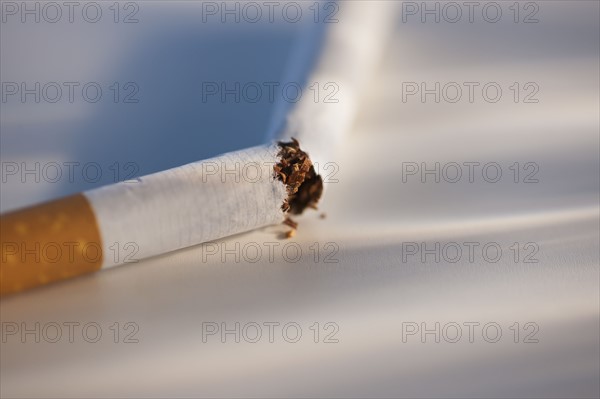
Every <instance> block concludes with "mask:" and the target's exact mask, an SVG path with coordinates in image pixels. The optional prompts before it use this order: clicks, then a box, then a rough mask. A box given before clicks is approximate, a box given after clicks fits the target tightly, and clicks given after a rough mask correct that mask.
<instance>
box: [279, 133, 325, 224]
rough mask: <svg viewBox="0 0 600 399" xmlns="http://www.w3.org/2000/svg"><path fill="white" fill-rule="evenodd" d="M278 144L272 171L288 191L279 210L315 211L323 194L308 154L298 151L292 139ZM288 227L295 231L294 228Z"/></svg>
mask: <svg viewBox="0 0 600 399" xmlns="http://www.w3.org/2000/svg"><path fill="white" fill-rule="evenodd" d="M278 144H279V147H281V150H280V151H279V154H278V156H279V157H280V162H279V163H278V164H276V165H275V166H274V167H273V169H274V170H275V175H276V176H277V178H278V179H279V180H280V181H282V182H283V183H284V184H285V185H286V186H287V191H288V198H287V199H286V200H285V201H284V203H283V205H282V206H281V209H283V211H284V212H291V213H292V214H301V213H302V212H304V210H305V209H306V208H309V207H310V208H313V209H317V203H318V202H319V199H320V198H321V194H323V180H322V179H321V176H320V175H318V174H317V173H316V172H315V168H314V166H313V163H312V162H311V160H310V158H309V157H308V154H307V153H305V152H304V151H302V150H301V149H300V143H298V140H296V139H294V138H292V141H291V142H289V143H286V142H279V143H278ZM290 220H291V219H290ZM293 223H294V224H295V222H293ZM286 224H288V223H286ZM288 225H289V224H288ZM290 227H292V228H294V229H295V227H294V226H291V225H290Z"/></svg>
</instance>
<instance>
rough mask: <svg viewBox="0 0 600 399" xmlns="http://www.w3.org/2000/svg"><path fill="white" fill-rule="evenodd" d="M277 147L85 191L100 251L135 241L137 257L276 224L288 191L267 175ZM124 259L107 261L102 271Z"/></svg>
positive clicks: (109, 259) (271, 166)
mask: <svg viewBox="0 0 600 399" xmlns="http://www.w3.org/2000/svg"><path fill="white" fill-rule="evenodd" d="M279 150H280V148H279V147H278V146H276V145H265V146H260V147H255V148H250V149H246V150H242V151H237V152H231V153H228V154H225V155H222V156H220V157H216V158H212V159H208V160H204V161H200V162H194V163H191V164H187V165H184V166H181V167H178V168H174V169H170V170H167V171H164V172H159V173H155V174H152V175H149V176H144V177H142V178H140V179H138V180H136V181H132V182H121V183H118V184H113V185H109V186H105V187H101V188H99V189H95V190H91V191H88V192H85V193H84V195H85V196H86V197H87V199H88V200H89V202H90V204H91V206H92V208H93V210H94V213H95V214H96V218H97V223H98V228H99V230H100V236H101V237H102V252H103V253H104V254H111V253H112V252H114V251H111V250H110V247H111V246H113V245H114V244H115V243H118V244H119V245H120V246H123V245H125V244H127V243H134V244H135V245H136V247H137V248H138V249H139V252H138V253H137V254H136V258H138V259H143V258H148V257H150V256H154V255H159V254H164V253H167V252H171V251H174V250H177V249H181V248H185V247H189V246H192V245H196V244H199V243H203V242H208V241H212V240H216V239H218V238H222V237H227V236H229V235H233V234H237V233H243V232H246V231H249V230H253V229H257V228H260V227H264V226H268V225H272V224H277V223H281V222H282V221H283V220H284V212H283V210H282V205H283V203H284V201H285V200H286V199H287V196H288V194H287V189H286V186H285V184H283V183H282V182H281V181H279V180H277V179H275V175H274V172H273V166H274V165H275V164H276V163H278V162H279V158H278V156H277V154H278V152H279ZM122 261H123V259H118V258H114V257H110V256H106V257H105V258H104V264H103V268H108V267H113V266H116V265H118V264H119V263H120V262H122Z"/></svg>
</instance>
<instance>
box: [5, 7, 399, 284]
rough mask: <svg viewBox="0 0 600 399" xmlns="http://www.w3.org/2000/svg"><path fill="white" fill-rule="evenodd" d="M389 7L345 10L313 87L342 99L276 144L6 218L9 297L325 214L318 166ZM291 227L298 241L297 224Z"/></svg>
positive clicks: (308, 112) (301, 113) (350, 107)
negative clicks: (291, 218)
mask: <svg viewBox="0 0 600 399" xmlns="http://www.w3.org/2000/svg"><path fill="white" fill-rule="evenodd" d="M385 3H393V2H383V4H384V5H383V6H382V5H378V6H373V3H372V2H364V3H363V2H353V1H352V2H341V3H340V16H339V22H338V23H335V24H332V25H331V27H329V29H328V30H327V34H326V37H325V39H324V44H323V47H322V56H321V58H320V60H319V62H318V63H317V66H316V67H315V69H314V71H313V73H312V75H311V79H312V80H314V81H319V82H335V83H337V84H338V86H339V87H340V90H343V92H342V96H341V98H340V99H339V101H338V102H337V103H331V104H320V103H315V102H314V100H313V99H312V98H309V97H310V96H305V97H303V98H302V99H301V100H300V101H299V102H298V103H297V104H296V107H295V108H294V109H293V110H292V111H291V112H290V114H289V115H288V118H287V121H286V125H285V127H284V129H283V130H282V131H281V133H280V134H279V136H278V137H277V138H276V139H275V140H272V141H271V140H269V143H268V144H265V145H262V146H258V147H253V148H249V149H244V150H241V151H236V152H231V153H227V154H224V155H221V156H219V157H216V158H212V159H208V160H202V161H199V162H194V163H191V164H187V165H184V166H180V167H177V168H174V169H170V170H166V171H162V172H158V173H155V174H151V175H148V176H144V177H141V178H138V179H136V180H134V181H127V182H120V183H117V184H112V185H108V186H105V187H101V188H98V189H94V190H90V191H86V192H83V193H79V194H76V195H73V196H70V197H66V198H62V199H58V200H55V201H52V202H48V203H45V204H41V205H37V206H33V207H30V208H26V209H23V210H18V211H15V212H11V213H7V214H4V215H2V216H1V218H0V243H1V245H2V259H1V260H0V295H6V294H12V293H16V292H19V291H22V290H26V289H29V288H33V287H36V286H40V285H44V284H47V283H51V282H54V281H59V280H64V279H67V278H71V277H75V276H78V275H82V274H86V273H90V272H94V271H97V270H100V269H108V268H112V267H115V266H118V265H121V264H126V263H130V262H135V261H137V260H141V259H145V258H149V257H152V256H156V255H161V254H166V253H169V252H172V251H176V250H178V249H181V248H186V247H190V246H193V245H197V244H201V243H205V242H209V241H214V240H217V239H220V238H223V237H227V236H230V235H234V234H238V233H243V232H247V231H250V230H254V229H258V228H261V227H265V226H269V225H274V224H281V223H283V222H284V221H285V220H286V218H287V216H288V215H289V214H290V213H291V214H300V213H302V212H303V211H304V210H305V209H306V208H316V206H317V203H318V202H319V200H320V198H321V196H322V193H323V180H322V178H321V176H319V175H318V173H317V172H316V170H315V167H314V162H313V161H314V159H315V157H316V159H318V160H319V162H326V161H329V160H331V159H332V158H331V156H332V155H331V152H332V150H333V149H334V148H335V147H336V146H337V143H338V142H339V140H340V138H341V137H342V135H343V133H344V132H345V131H346V130H347V129H348V127H349V125H350V123H351V120H352V117H353V115H354V113H355V109H356V98H357V93H358V90H359V88H360V87H361V86H362V85H363V84H364V81H365V79H366V77H367V76H368V75H369V74H370V72H371V70H372V66H373V64H374V59H375V58H376V53H377V52H378V51H379V50H380V48H381V47H382V46H381V43H382V41H383V37H382V34H383V32H384V31H385V29H383V27H384V26H385V25H386V24H385V23H383V21H384V20H386V17H387V15H385V13H386V11H385V10H386V9H387V8H386V7H385ZM373 11H377V12H373ZM388 11H389V10H388ZM378 49H379V50H378ZM293 137H297V138H298V140H296V139H295V138H293ZM305 150H306V151H305ZM309 154H310V156H309ZM286 224H288V226H290V227H292V231H291V232H288V233H287V237H293V236H294V234H295V229H296V226H295V222H287V223H286Z"/></svg>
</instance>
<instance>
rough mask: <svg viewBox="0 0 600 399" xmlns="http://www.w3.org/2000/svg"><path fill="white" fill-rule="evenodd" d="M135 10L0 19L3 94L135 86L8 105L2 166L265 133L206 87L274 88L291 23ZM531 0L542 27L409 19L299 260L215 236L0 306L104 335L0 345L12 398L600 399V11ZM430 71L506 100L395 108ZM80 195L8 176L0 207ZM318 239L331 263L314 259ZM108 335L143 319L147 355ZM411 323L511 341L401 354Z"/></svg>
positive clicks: (420, 346) (213, 149) (248, 109)
mask: <svg viewBox="0 0 600 399" xmlns="http://www.w3.org/2000/svg"><path fill="white" fill-rule="evenodd" d="M140 4H141V5H142V7H141V11H143V14H140V18H143V19H141V21H143V23H142V22H140V24H138V26H135V27H131V26H122V25H121V26H117V27H116V28H115V29H112V28H111V29H108V27H106V26H105V27H101V26H94V27H90V26H86V25H83V26H71V27H69V25H62V26H60V25H56V27H53V28H50V27H48V26H45V25H41V24H40V25H33V26H30V25H28V26H26V27H24V26H20V25H16V24H13V25H11V24H8V23H6V24H3V25H2V39H1V44H2V72H1V73H2V81H21V80H28V81H36V80H38V81H53V80H61V79H62V80H69V79H70V80H76V79H79V80H82V81H90V80H91V81H94V80H100V79H104V81H106V82H111V81H115V80H118V81H128V80H135V81H136V82H138V83H139V85H140V87H141V88H143V89H144V91H142V92H140V98H141V101H140V103H139V104H137V107H135V106H134V107H133V108H127V107H126V106H124V105H123V104H116V105H115V104H112V103H110V102H108V103H106V104H104V105H98V104H94V105H93V106H92V105H90V104H84V103H81V102H79V103H74V104H68V103H67V104H56V106H49V105H48V104H46V105H43V104H42V105H36V104H30V103H27V104H20V103H11V104H7V105H5V104H2V114H1V117H2V122H1V123H2V124H1V127H2V135H1V139H2V150H1V151H2V152H1V156H2V161H3V162H5V161H18V162H21V161H22V160H39V161H40V162H48V160H54V161H58V160H64V159H67V160H80V161H82V162H86V161H88V162H89V161H96V162H103V164H104V165H109V164H110V163H111V162H114V160H118V161H121V162H124V161H134V162H138V163H139V164H140V167H141V172H142V173H149V172H152V171H154V170H160V169H163V168H166V167H170V166H175V165H178V164H182V163H186V162H189V161H193V160H195V159H197V158H204V157H206V156H210V155H215V154H216V153H218V152H222V151H225V150H231V149H236V148H238V147H245V146H247V145H251V144H255V143H258V142H260V140H261V139H262V137H264V133H265V131H266V129H267V126H268V123H269V118H271V117H272V112H273V109H274V108H273V105H272V104H258V105H256V104H254V105H249V104H243V103H242V104H217V105H214V106H213V107H212V108H210V107H209V106H207V105H206V104H201V103H200V100H199V98H201V96H199V94H198V92H197V89H198V87H199V86H198V82H201V81H203V80H221V79H234V80H248V79H253V80H269V79H272V80H277V79H281V76H282V75H283V74H284V72H282V71H283V70H284V69H285V59H286V57H287V55H288V54H289V51H290V50H289V48H290V47H292V46H291V43H293V40H292V39H293V37H294V35H295V32H296V31H295V29H298V27H290V26H289V24H285V23H282V24H276V25H269V24H266V25H264V26H263V25H260V26H259V25H247V24H246V25H244V24H239V25H234V26H233V27H227V29H225V28H224V27H223V26H219V24H217V26H216V27H213V26H212V25H211V26H210V27H209V26H207V25H202V24H197V23H196V22H197V20H198V19H201V16H200V15H199V14H198V8H197V6H196V7H195V6H194V3H190V2H181V3H174V4H164V3H155V2H152V3H140ZM501 4H502V6H503V7H504V10H505V11H507V10H506V9H507V7H508V5H509V4H508V3H504V2H503V3H501ZM537 4H538V5H539V7H540V11H539V14H538V18H539V20H540V22H539V23H537V24H514V23H513V22H512V20H511V18H512V15H511V17H510V18H509V15H510V14H506V18H505V19H502V21H501V22H499V23H498V24H490V23H486V22H484V21H482V20H481V19H479V20H477V21H478V22H476V23H474V24H469V23H466V22H463V23H457V24H449V23H440V24H434V23H420V22H419V21H418V20H417V19H412V18H409V19H408V21H409V22H407V23H403V22H402V16H400V15H399V16H398V28H397V31H396V33H395V34H394V37H393V39H392V41H391V43H390V44H389V49H388V51H387V54H386V56H385V59H384V62H383V65H382V67H381V68H380V70H379V71H378V74H377V76H376V77H375V78H374V79H373V82H372V83H371V84H370V86H369V89H368V92H367V93H365V95H364V99H363V103H362V106H361V112H360V114H359V115H358V118H357V121H356V124H355V126H354V128H353V130H352V132H350V134H349V136H348V140H347V141H346V142H345V143H344V145H343V147H342V148H340V149H339V152H338V154H339V157H338V159H336V160H335V162H336V164H337V165H338V166H339V172H338V173H337V175H336V176H335V177H336V178H337V179H338V180H339V182H338V183H332V184H330V185H329V189H328V191H327V193H326V194H327V195H326V198H325V201H324V202H323V206H322V209H321V211H323V212H325V213H326V214H327V217H326V219H324V220H323V219H320V218H319V217H318V215H319V214H318V213H316V212H313V213H309V214H307V215H305V216H303V217H301V218H300V222H301V225H300V229H299V231H298V234H297V236H296V237H295V238H294V239H293V242H296V243H298V244H299V245H300V247H301V248H302V258H301V259H300V261H298V262H295V263H294V262H289V261H286V260H285V255H284V253H283V251H282V248H283V246H284V245H286V244H288V241H280V240H279V238H278V234H279V232H281V231H285V229H284V228H281V227H272V228H267V229H264V230H263V231H257V232H253V233H250V234H244V235H240V236H235V237H231V238H229V239H226V240H223V241H220V242H218V243H216V245H217V246H219V247H218V248H219V249H223V248H229V249H231V248H235V245H236V244H238V243H239V245H240V248H243V247H244V245H245V244H248V243H257V244H258V245H259V246H260V247H261V248H262V255H263V257H262V259H261V261H259V262H256V263H250V262H246V261H244V259H243V257H242V258H241V259H240V262H235V261H234V260H233V256H232V255H226V260H227V261H226V262H223V261H222V260H221V258H220V255H221V254H223V251H221V250H219V252H218V253H217V255H212V252H211V251H212V250H214V249H215V244H208V246H207V245H204V246H198V247H194V248H189V249H186V250H183V251H179V252H177V253H173V254H168V255H165V256H162V257H159V258H155V259H151V260H148V261H144V262H140V263H138V264H135V265H128V266H126V267H120V268H117V269H114V270H109V271H106V272H102V273H98V274H96V275H94V276H89V277H84V278H80V279H77V280H75V281H70V282H65V283H60V284H56V285H54V286H50V287H45V288H42V289H38V290H35V291H31V292H28V293H24V294H21V295H17V296H13V297H10V298H6V299H2V302H0V309H1V319H2V322H17V323H21V322H25V323H26V324H27V325H28V326H30V327H31V326H32V325H33V323H35V322H40V323H42V324H44V323H48V322H58V323H63V322H71V321H72V322H79V323H81V325H83V324H85V323H87V322H96V323H99V324H100V325H101V326H102V330H103V337H102V339H101V340H100V341H99V342H98V343H95V344H90V343H87V342H85V340H83V339H82V338H81V335H76V340H75V342H74V343H68V342H66V341H65V339H63V340H61V341H60V342H59V343H55V344H51V343H48V342H40V343H35V342H32V341H31V338H28V339H27V340H26V342H25V343H21V342H20V341H21V339H20V337H14V336H13V337H8V339H7V342H6V343H4V342H3V343H2V350H1V353H0V361H1V363H0V365H1V374H0V376H1V391H0V392H1V394H2V396H3V397H37V396H53V397H105V396H119V397H127V396H138V397H139V396H144V397H148V396H161V397H164V396H169V395H176V396H212V397H214V396H225V397H257V396H292V397H307V396H332V397H348V396H356V397H359V396H360V397H364V396H369V397H597V396H598V395H599V392H600V388H599V383H598V376H599V373H600V365H599V362H600V360H599V359H600V343H599V325H598V323H599V314H600V310H599V266H598V263H599V260H598V256H599V255H598V242H599V239H600V237H599V224H598V217H599V215H598V211H599V209H598V200H599V199H598V190H599V168H600V162H599V138H598V131H599V118H598V116H599V115H598V112H599V111H598V109H599V100H598V87H599V76H598V68H599V58H598V51H599V50H598V46H599V28H598V24H599V22H598V18H597V17H598V13H599V6H598V3H597V2H591V1H590V2H585V1H581V2H568V3H567V2H554V1H552V2H550V1H548V2H537ZM411 21H412V22H411ZM132 28H135V29H132ZM19 29H25V30H19ZM69 29H71V30H69ZM208 31H210V35H209V34H207V33H206V32H208ZM179 39H181V40H179ZM286 40H287V42H286ZM276 49H277V51H276ZM81 54H85V55H86V56H81ZM236 57H238V60H239V59H242V60H243V62H240V61H238V62H236V63H233V61H231V60H233V59H234V58H236ZM227 61H231V63H228V62H227ZM123 65H125V66H123ZM265 65H269V66H270V67H269V68H264V66H265ZM243 66H244V67H245V68H242V67H243ZM131 76H133V77H131ZM423 81H425V82H429V83H431V82H436V81H439V82H442V84H443V83H444V82H451V81H455V82H464V81H476V82H484V83H485V82H490V81H493V82H498V83H499V84H500V85H501V86H502V87H503V88H505V89H506V90H505V93H504V95H503V97H502V99H501V100H500V101H499V102H497V103H487V102H485V101H483V100H482V99H481V97H478V99H476V101H475V102H474V103H468V102H465V101H461V102H459V103H456V104H450V103H447V102H444V101H441V102H440V103H435V102H433V101H431V100H428V101H426V102H425V103H422V102H421V101H420V100H419V99H418V98H416V99H409V100H408V101H406V102H403V101H402V82H419V83H420V82H423ZM515 81H518V82H535V83H536V84H537V85H538V86H539V88H540V91H539V93H538V94H537V96H536V97H537V98H538V99H539V103H537V104H523V103H517V104H515V103H514V101H513V100H512V92H510V91H509V90H508V89H507V88H508V86H510V85H511V84H512V83H513V82H515ZM142 94H143V95H142ZM429 98H431V96H430V97H429ZM254 106H256V107H254ZM205 126H208V127H210V128H211V129H209V130H210V131H207V130H206V129H200V127H205ZM234 137H235V141H234ZM406 162H416V163H418V164H420V163H421V162H426V163H427V164H428V165H431V164H433V163H435V162H440V163H441V164H444V163H447V162H457V163H459V164H462V163H463V162H481V163H482V164H485V163H488V162H497V163H498V164H500V165H501V166H502V169H503V172H504V173H505V175H503V176H506V178H503V179H501V181H500V182H498V183H495V184H492V183H487V182H486V181H485V180H483V179H482V178H480V177H479V178H478V177H476V179H475V181H474V182H473V183H468V182H467V181H466V180H465V179H464V178H463V180H461V182H459V183H447V182H444V181H442V182H440V183H434V182H432V180H431V178H429V180H427V182H426V183H422V182H421V180H420V179H419V178H418V177H415V176H413V177H409V178H408V179H407V181H406V182H403V179H402V170H403V163H406ZM515 162H519V163H520V164H524V163H526V162H535V163H536V164H537V165H538V166H539V172H538V173H537V175H536V178H537V179H539V182H538V183H532V184H525V183H522V182H521V183H514V182H513V181H512V178H513V175H512V171H510V170H509V169H508V167H509V166H510V165H512V164H514V163H515ZM479 176H481V175H479ZM101 183H102V182H100V183H98V184H101ZM104 183H106V181H104ZM90 186H91V185H90V184H87V183H85V182H81V181H80V182H79V184H71V183H68V184H67V183H64V184H60V183H58V184H57V183H54V184H21V183H20V182H18V181H15V180H11V181H10V182H8V183H6V184H2V193H1V198H2V209H3V210H8V209H14V208H16V207H18V206H22V205H27V204H31V203H35V202H38V201H41V200H44V199H48V198H54V197H56V196H59V195H63V194H66V193H69V192H76V191H79V190H81V189H87V188H90ZM266 242H270V243H274V244H272V245H275V251H274V253H275V258H274V260H273V261H270V260H269V259H268V251H267V247H266V246H264V243H266ZM409 242H417V243H421V242H424V243H426V245H428V247H429V248H431V247H433V246H434V245H435V243H436V242H439V243H440V244H441V245H442V246H443V245H444V244H447V243H451V242H457V243H463V242H477V243H480V244H482V245H483V244H485V243H489V242H494V243H498V244H499V245H500V246H501V247H502V249H503V254H502V256H501V258H500V260H499V261H498V262H496V263H491V262H488V261H486V260H485V259H484V258H483V257H482V256H481V252H477V251H476V256H475V259H474V260H473V261H470V260H469V259H468V258H467V256H466V254H463V257H462V258H461V260H460V261H458V262H456V263H450V262H446V261H443V260H442V261H441V262H439V263H436V262H435V261H432V257H431V256H429V257H428V258H426V260H425V262H423V261H422V260H421V259H420V257H419V256H414V257H408V258H407V259H406V260H404V259H403V255H406V254H405V253H404V254H403V243H404V244H405V245H406V243H409ZM515 242H517V243H519V245H521V246H522V245H524V244H526V243H530V242H531V243H534V244H535V245H537V247H538V248H539V250H538V251H537V253H536V255H535V258H536V259H537V260H539V262H537V263H523V262H522V261H519V262H515V261H514V259H513V252H512V251H511V250H510V249H509V247H510V246H511V245H512V244H513V243H515ZM314 243H318V244H317V245H318V246H319V247H320V248H321V252H320V258H319V262H315V260H314V252H313V251H312V250H311V249H310V247H311V245H313V244H314ZM329 243H333V244H334V247H337V248H339V251H338V252H337V253H335V254H332V255H331V256H332V259H335V260H338V262H337V263H325V262H324V256H325V255H327V254H330V253H331V248H334V247H325V246H326V245H327V244H329ZM224 246H226V247H224ZM313 248H314V247H313ZM224 256H225V255H224ZM114 322H119V323H121V325H122V324H124V323H126V322H133V323H136V324H137V325H138V326H139V331H138V332H137V334H136V336H135V337H136V338H137V339H139V342H138V343H130V344H125V343H118V344H115V343H113V342H112V339H113V335H112V334H113V332H112V331H111V330H109V329H108V327H109V326H110V325H112V324H113V323H114ZM206 322H216V323H222V322H225V323H227V325H228V326H229V327H230V328H231V327H232V326H233V325H234V323H236V322H239V323H241V325H244V324H245V323H249V322H256V323H259V324H262V323H264V322H277V323H280V324H281V325H283V324H285V323H288V322H295V323H298V324H299V325H300V326H301V327H302V338H301V339H300V340H299V342H297V343H288V342H286V340H285V339H283V337H282V335H281V330H276V334H275V339H274V342H273V343H270V342H269V341H268V338H267V337H266V333H267V329H266V328H265V329H264V331H263V338H262V339H261V340H260V342H258V343H249V342H245V341H244V339H243V338H242V339H241V342H240V343H236V342H234V340H233V339H232V337H231V336H227V337H226V338H227V339H226V342H225V343H222V342H221V339H220V338H219V337H218V336H212V337H208V339H207V342H203V340H202V326H203V323H206ZM314 322H319V323H320V326H321V336H320V338H319V341H320V342H319V343H315V342H314V341H313V331H312V330H310V329H309V328H310V326H311V325H313V324H314ZM327 322H332V323H335V324H336V325H337V326H338V327H339V331H338V332H337V333H336V335H335V338H337V339H338V340H339V342H338V343H323V342H322V341H323V338H324V331H323V325H324V324H325V323H327ZM406 322H416V323H419V324H420V323H421V322H425V323H427V325H428V326H429V327H431V326H433V325H434V323H436V322H439V323H441V324H442V325H444V324H445V323H449V322H456V323H459V324H461V325H462V323H464V322H479V323H481V325H483V324H485V323H488V322H495V323H498V324H499V325H500V326H501V327H502V331H503V335H502V338H501V339H500V341H499V342H497V343H488V342H486V341H485V340H484V339H483V338H482V336H481V333H480V332H479V334H478V333H477V331H476V334H475V339H474V341H475V342H473V343H469V341H468V339H467V338H466V337H465V336H463V338H462V339H461V340H460V342H459V343H455V344H452V343H448V342H446V341H445V340H444V339H443V338H442V339H441V342H440V343H436V342H434V340H433V338H432V336H428V337H427V342H426V343H422V342H421V338H420V337H419V336H412V337H409V338H408V340H407V342H403V340H402V326H403V323H406ZM515 322H519V323H520V324H521V326H523V325H524V324H525V323H527V322H533V323H536V324H537V325H538V326H539V331H538V332H537V334H536V337H535V338H537V339H538V340H539V342H538V343H522V340H523V337H522V336H521V338H520V341H521V342H520V343H514V342H513V332H512V331H511V330H510V329H509V327H510V326H511V325H513V324H514V323H515ZM466 331H467V330H466V328H465V329H464V330H463V333H464V334H466Z"/></svg>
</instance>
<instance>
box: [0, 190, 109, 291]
mask: <svg viewBox="0 0 600 399" xmlns="http://www.w3.org/2000/svg"><path fill="white" fill-rule="evenodd" d="M0 242H1V245H2V259H1V260H0V295H6V294H11V293H15V292H19V291H22V290H25V289H28V288H32V287H35V286H38V285H43V284H47V283H50V282H52V281H57V280H64V279H66V278H69V277H74V276H77V275H80V274H84V273H90V272H93V271H96V270H98V269H100V268H101V266H102V250H101V248H102V245H101V242H100V232H99V230H98V227H97V223H96V217H95V216H94V212H93V211H92V208H91V207H90V204H89V202H88V200H87V198H86V197H85V196H84V195H83V194H77V195H73V196H70V197H66V198H62V199H59V200H56V201H52V202H48V203H46V204H42V205H39V206H35V207H32V208H27V209H24V210H21V211H15V212H11V213H7V214H5V215H2V223H0Z"/></svg>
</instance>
